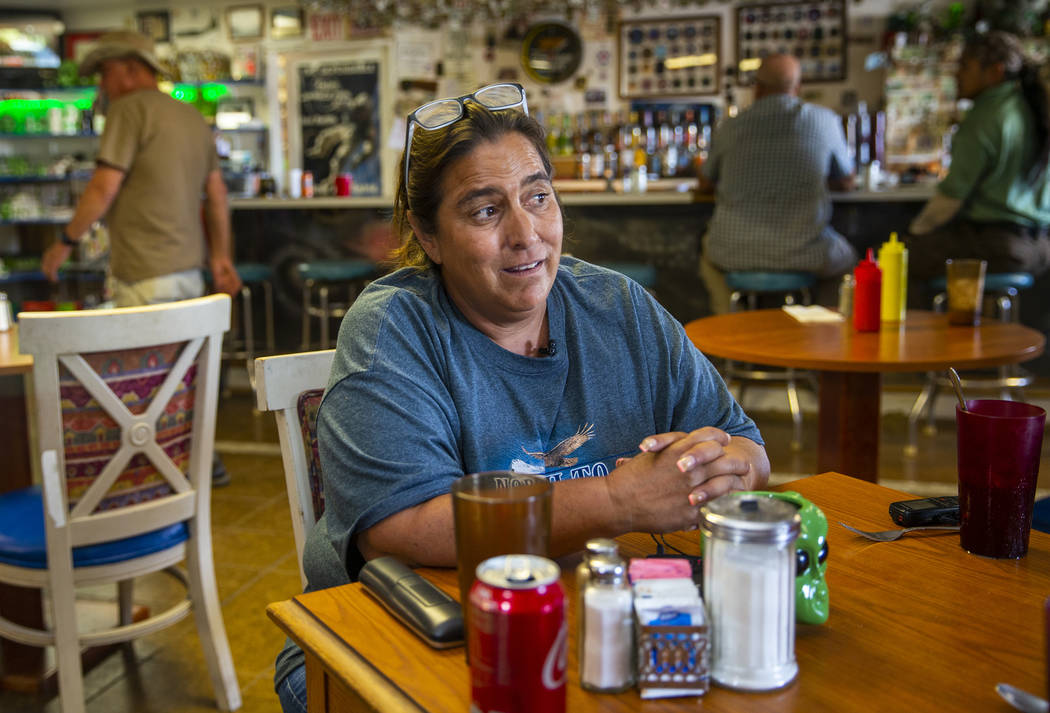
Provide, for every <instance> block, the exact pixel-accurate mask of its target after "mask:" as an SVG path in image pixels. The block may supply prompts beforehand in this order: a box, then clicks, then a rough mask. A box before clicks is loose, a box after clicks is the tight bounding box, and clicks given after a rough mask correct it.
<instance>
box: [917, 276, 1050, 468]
mask: <svg viewBox="0 0 1050 713" xmlns="http://www.w3.org/2000/svg"><path fill="white" fill-rule="evenodd" d="M1034 284H1035V278H1033V277H1032V276H1031V275H1030V274H1028V273H1027V272H993V273H991V274H988V275H985V277H984V301H985V304H986V305H988V304H991V305H992V306H993V308H994V309H993V310H991V311H990V312H989V310H984V309H982V310H981V311H982V312H983V313H985V314H989V313H992V314H995V316H996V317H997V318H998V319H999V321H1001V322H1017V321H1019V319H1020V316H1019V315H1020V312H1021V304H1020V303H1021V298H1020V292H1021V291H1022V290H1027V289H1028V288H1030V287H1031V286H1032V285H1034ZM926 285H927V287H928V288H929V289H930V290H936V292H937V294H936V295H935V296H934V298H933V310H934V311H935V312H944V311H945V308H946V307H947V303H948V294H947V292H946V291H945V290H946V289H947V278H946V277H944V276H941V277H935V278H933V279H931V280H929V281H928V282H927V283H926ZM959 379H960V381H961V382H962V386H963V388H964V389H965V390H966V391H967V392H971V391H998V392H999V398H1001V399H1005V400H1007V401H1012V400H1013V399H1014V397H1015V396H1017V397H1023V395H1024V392H1023V391H1022V389H1023V388H1024V387H1026V386H1028V385H1029V384H1031V383H1032V381H1033V377H1032V375H1031V374H1030V373H1029V372H1028V371H1026V370H1025V369H1022V368H1021V367H1020V366H1019V365H1017V364H1004V365H1003V366H1000V367H998V368H997V369H996V370H995V374H994V376H989V375H988V374H987V373H982V372H964V373H963V374H960V375H959ZM950 388H951V382H950V381H948V377H947V376H946V375H944V374H942V373H940V372H936V371H928V372H926V384H925V385H924V386H923V388H922V391H920V392H919V395H918V396H917V397H916V398H915V403H913V404H912V407H911V411H910V412H909V414H908V443H907V445H905V446H904V455H905V456H908V457H914V456H915V455H917V454H918V452H919V437H918V436H919V434H918V431H919V419H920V418H922V416H923V411H925V416H926V427H925V428H924V429H923V430H924V431H925V433H926V434H927V435H932V434H934V433H936V432H937V426H936V423H935V421H934V408H933V407H934V404H935V403H936V401H937V394H938V392H939V391H940V390H941V389H950Z"/></svg>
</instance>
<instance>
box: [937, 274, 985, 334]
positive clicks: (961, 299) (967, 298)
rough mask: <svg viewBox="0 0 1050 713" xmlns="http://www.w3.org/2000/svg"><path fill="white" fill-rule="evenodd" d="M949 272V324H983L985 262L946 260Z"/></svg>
mask: <svg viewBox="0 0 1050 713" xmlns="http://www.w3.org/2000/svg"><path fill="white" fill-rule="evenodd" d="M944 262H945V267H946V269H947V272H948V324H957V325H976V324H980V323H981V302H982V301H983V300H984V273H985V270H986V268H987V266H988V263H987V262H985V261H984V260H945V261H944Z"/></svg>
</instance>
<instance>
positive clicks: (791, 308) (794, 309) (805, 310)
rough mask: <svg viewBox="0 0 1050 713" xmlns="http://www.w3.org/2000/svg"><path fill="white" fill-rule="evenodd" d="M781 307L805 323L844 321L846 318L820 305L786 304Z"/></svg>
mask: <svg viewBox="0 0 1050 713" xmlns="http://www.w3.org/2000/svg"><path fill="white" fill-rule="evenodd" d="M781 309H783V310H784V311H785V312H787V313H788V314H790V315H791V316H792V317H794V318H795V319H797V320H798V321H799V322H802V323H803V324H818V323H823V322H842V321H843V320H845V319H846V318H845V317H843V316H842V315H841V314H839V313H838V312H835V311H833V310H830V309H828V308H827V307H821V306H820V305H784V306H783V307H782V308H781Z"/></svg>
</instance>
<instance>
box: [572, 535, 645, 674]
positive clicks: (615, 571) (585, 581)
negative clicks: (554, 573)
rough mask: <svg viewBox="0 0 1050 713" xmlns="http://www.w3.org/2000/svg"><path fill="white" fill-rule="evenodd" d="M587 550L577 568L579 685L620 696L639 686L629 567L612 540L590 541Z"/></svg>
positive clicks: (599, 539)
mask: <svg viewBox="0 0 1050 713" xmlns="http://www.w3.org/2000/svg"><path fill="white" fill-rule="evenodd" d="M592 543H593V545H594V547H593V548H592ZM610 544H611V546H612V547H611V551H610V550H609V545H610ZM587 550H588V552H587V556H586V558H585V559H584V561H583V562H582V563H581V564H580V566H579V568H578V569H577V583H578V585H579V589H578V600H577V602H578V608H577V613H576V618H577V620H578V622H579V632H578V633H579V638H578V641H579V666H580V685H581V686H583V688H584V689H586V690H588V691H595V692H599V693H619V692H620V691H625V690H627V689H628V688H630V687H631V686H632V685H634V681H635V669H634V618H633V614H634V612H633V598H632V594H631V586H630V584H629V583H628V582H627V563H626V562H625V561H624V559H623V558H622V557H620V555H619V553H618V548H617V546H616V543H615V542H613V541H612V540H605V539H604V538H598V539H597V540H590V541H588V542H587ZM603 550H604V551H603Z"/></svg>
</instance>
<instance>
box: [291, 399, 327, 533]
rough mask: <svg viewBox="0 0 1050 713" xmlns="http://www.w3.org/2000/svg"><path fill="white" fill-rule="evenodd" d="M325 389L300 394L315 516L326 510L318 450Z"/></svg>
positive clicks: (300, 425)
mask: <svg viewBox="0 0 1050 713" xmlns="http://www.w3.org/2000/svg"><path fill="white" fill-rule="evenodd" d="M323 396H324V389H311V390H310V391H304V392H303V393H301V394H299V404H298V409H297V410H298V413H299V427H300V429H301V430H302V434H303V447H304V448H305V449H306V466H307V472H308V473H309V478H310V494H311V495H312V496H313V501H314V517H318V518H319V517H321V514H322V513H323V512H324V482H323V481H322V480H321V456H320V455H319V454H318V452H317V409H319V408H320V407H321V398H322V397H323Z"/></svg>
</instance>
